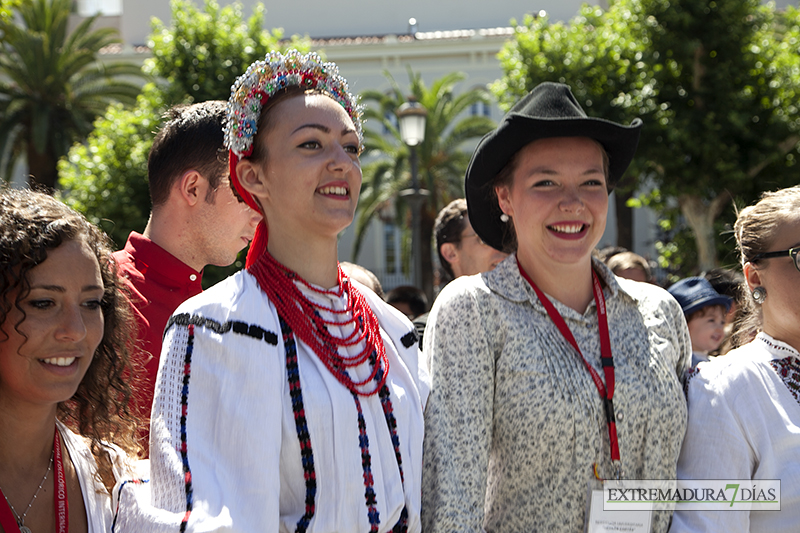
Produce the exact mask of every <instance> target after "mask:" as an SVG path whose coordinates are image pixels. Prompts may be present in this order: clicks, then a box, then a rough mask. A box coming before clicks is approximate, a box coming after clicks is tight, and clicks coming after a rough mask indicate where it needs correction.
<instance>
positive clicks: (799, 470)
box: [670, 332, 800, 533]
mask: <svg viewBox="0 0 800 533" xmlns="http://www.w3.org/2000/svg"><path fill="white" fill-rule="evenodd" d="M688 402H689V426H688V428H687V430H686V440H685V441H684V443H683V449H682V450H681V455H680V460H679V462H678V477H679V478H680V479H780V480H781V505H780V508H781V510H780V511H751V512H745V511H726V512H719V511H716V512H714V511H709V512H701V511H683V512H680V511H679V512H676V513H675V517H674V519H673V523H672V529H671V530H670V531H671V532H674V533H683V532H695V531H697V532H699V531H725V532H731V533H736V532H746V531H749V532H761V533H780V532H787V533H788V532H796V531H798V529H800V354H799V353H798V352H797V350H795V349H794V348H792V347H791V346H789V345H788V344H786V343H783V342H780V341H777V340H775V339H773V338H772V337H770V336H769V335H767V334H765V333H763V332H762V333H759V334H758V336H757V337H756V338H755V339H754V340H753V341H752V342H750V343H749V344H746V345H744V346H742V347H741V348H738V349H736V350H732V351H730V352H728V353H727V354H725V355H724V356H722V357H716V358H714V359H713V360H711V361H709V362H706V363H703V364H702V365H699V366H698V369H697V372H696V373H694V374H692V375H691V377H690V378H689V383H688Z"/></svg>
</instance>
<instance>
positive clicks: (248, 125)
mask: <svg viewBox="0 0 800 533" xmlns="http://www.w3.org/2000/svg"><path fill="white" fill-rule="evenodd" d="M295 85H296V86H301V87H305V88H308V89H317V90H319V91H322V92H324V93H326V94H327V95H328V96H330V97H331V98H333V99H334V100H335V101H337V102H338V103H339V104H340V105H341V106H342V107H343V108H344V109H345V111H347V114H348V115H350V118H351V119H352V120H353V124H354V125H355V128H356V133H357V134H358V138H359V140H361V138H362V130H361V114H362V107H361V106H360V105H359V104H358V100H357V99H356V97H355V96H354V95H353V94H351V93H350V91H349V88H348V86H347V80H345V79H344V78H343V77H342V76H340V75H339V67H337V66H336V64H335V63H323V62H322V59H321V58H320V57H319V56H318V55H317V54H316V53H314V52H311V53H309V54H306V55H302V54H300V52H298V51H297V50H289V51H288V52H286V54H285V55H284V54H281V53H280V52H270V53H269V54H267V57H265V58H264V59H263V60H261V61H256V62H255V63H253V64H252V65H250V66H249V67H248V68H247V71H246V72H245V73H244V74H242V75H241V76H239V77H238V78H237V79H236V82H234V84H233V86H232V87H231V97H230V99H229V100H228V112H227V116H226V120H225V126H224V127H223V132H224V134H225V147H226V148H228V149H229V150H230V151H231V152H233V153H234V154H235V155H236V157H237V158H242V157H247V156H248V155H250V154H251V153H252V152H253V138H254V137H255V135H256V131H257V124H258V119H259V116H260V115H261V108H262V107H263V106H264V104H266V103H267V100H269V98H270V97H271V96H272V95H274V94H275V93H277V92H278V91H280V90H281V89H285V88H287V87H292V86H295Z"/></svg>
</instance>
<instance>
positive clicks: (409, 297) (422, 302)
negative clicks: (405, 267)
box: [386, 285, 428, 317]
mask: <svg viewBox="0 0 800 533" xmlns="http://www.w3.org/2000/svg"><path fill="white" fill-rule="evenodd" d="M386 302H387V303H389V304H394V303H406V304H408V308H409V309H411V312H412V313H413V314H414V316H415V317H416V316H419V315H422V314H425V312H426V311H427V310H428V297H427V296H425V293H424V292H422V290H421V289H418V288H416V287H414V286H412V285H400V286H399V287H395V288H394V289H392V290H390V291H389V293H388V294H387V295H386Z"/></svg>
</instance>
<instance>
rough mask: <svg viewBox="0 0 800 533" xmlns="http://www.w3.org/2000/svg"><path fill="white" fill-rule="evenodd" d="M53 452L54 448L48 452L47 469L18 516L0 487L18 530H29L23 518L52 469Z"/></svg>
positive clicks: (26, 515)
mask: <svg viewBox="0 0 800 533" xmlns="http://www.w3.org/2000/svg"><path fill="white" fill-rule="evenodd" d="M54 453H55V450H53V451H52V452H50V463H49V464H48V465H47V471H46V472H45V473H44V477H43V478H42V480H41V481H40V482H39V487H38V488H37V489H36V492H34V493H33V498H31V501H30V502H29V503H28V507H27V508H26V509H25V512H24V513H22V516H20V515H19V514H18V513H17V510H16V509H14V506H13V505H11V502H10V501H9V500H8V496H6V494H5V492H3V489H2V488H0V493H2V494H3V498H5V499H6V503H7V504H8V507H9V509H11V512H12V513H14V517H15V518H16V519H17V525H18V526H19V528H20V531H30V528H27V527H25V518H27V517H28V511H30V510H31V506H33V502H35V501H36V497H37V496H39V491H40V490H42V485H44V482H45V480H46V479H47V476H48V475H49V474H50V470H52V469H53V454H54ZM23 528H24V529H23Z"/></svg>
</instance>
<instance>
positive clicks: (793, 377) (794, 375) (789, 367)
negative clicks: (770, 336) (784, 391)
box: [769, 357, 800, 403]
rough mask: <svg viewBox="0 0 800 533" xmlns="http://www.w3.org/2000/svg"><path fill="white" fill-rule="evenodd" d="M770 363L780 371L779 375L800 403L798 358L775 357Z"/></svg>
mask: <svg viewBox="0 0 800 533" xmlns="http://www.w3.org/2000/svg"><path fill="white" fill-rule="evenodd" d="M769 365H770V366H771V367H772V368H773V369H774V370H775V372H777V373H778V377H780V378H781V381H783V383H784V385H786V388H788V389H789V392H790V393H791V394H792V396H794V399H795V400H796V401H797V402H798V403H800V365H798V363H797V360H796V359H795V358H794V357H785V358H783V359H773V360H772V361H770V362H769Z"/></svg>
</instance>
